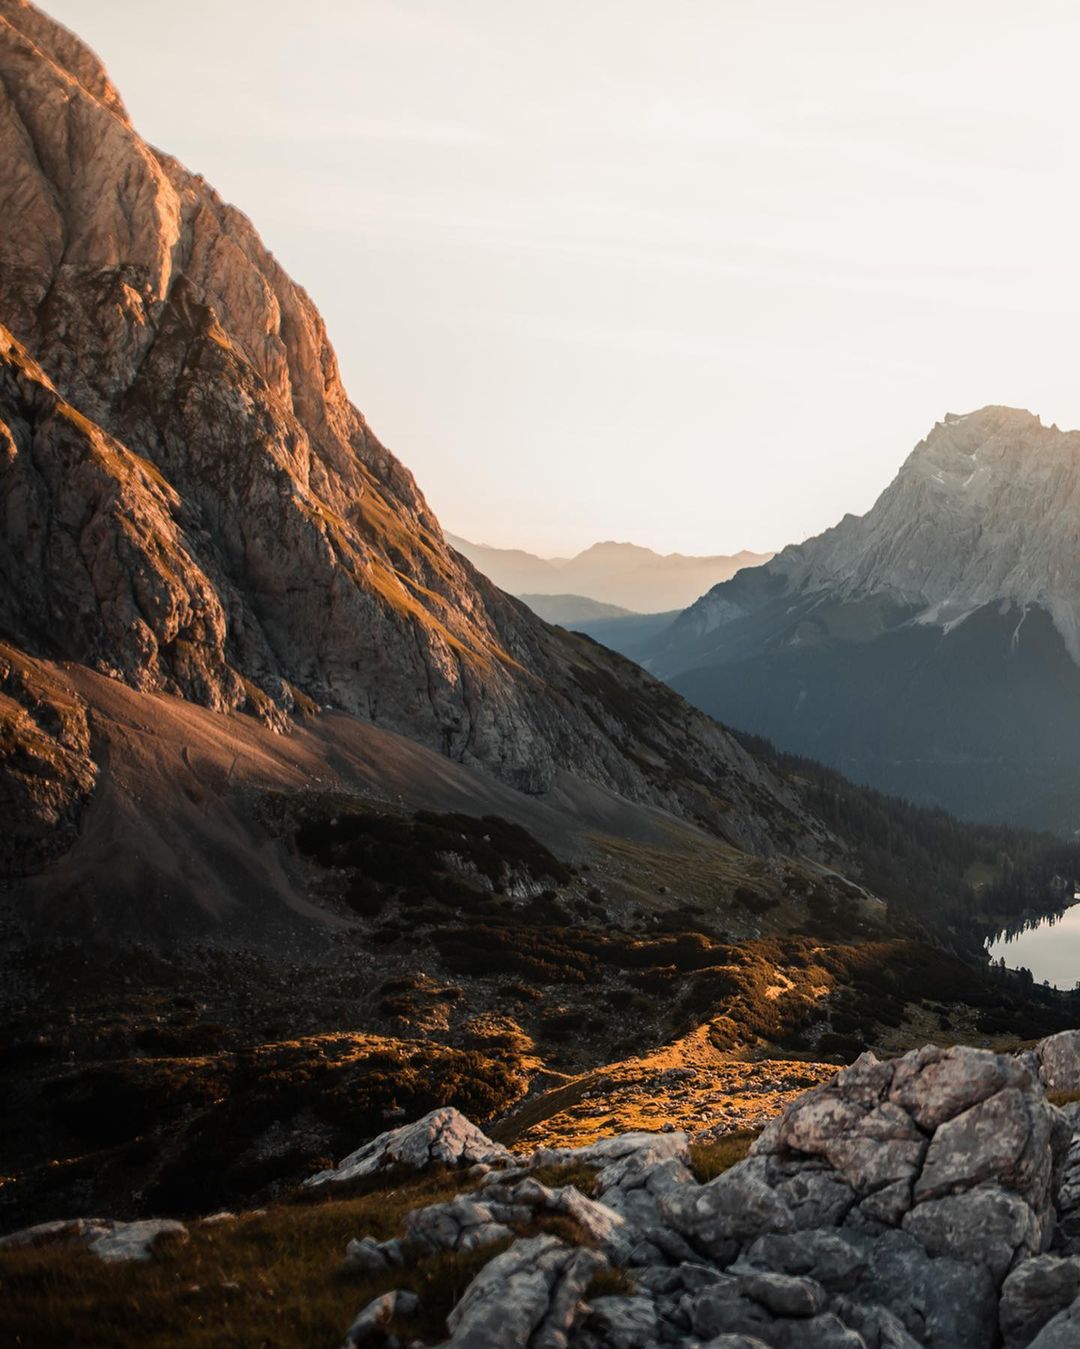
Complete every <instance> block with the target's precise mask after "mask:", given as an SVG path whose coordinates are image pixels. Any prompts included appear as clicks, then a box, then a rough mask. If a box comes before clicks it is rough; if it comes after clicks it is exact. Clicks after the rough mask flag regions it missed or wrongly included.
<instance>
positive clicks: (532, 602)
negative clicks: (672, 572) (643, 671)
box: [518, 595, 638, 627]
mask: <svg viewBox="0 0 1080 1349" xmlns="http://www.w3.org/2000/svg"><path fill="white" fill-rule="evenodd" d="M518 599H519V600H523V601H524V602H525V603H526V604H527V605H528V606H529V608H530V609H531V610H532V611H533V613H534V614H539V616H540V617H541V618H542V619H543V620H544V622H545V623H558V624H560V625H561V626H562V627H577V626H579V625H580V624H581V623H583V622H588V621H596V620H604V619H612V618H637V617H638V615H637V614H634V613H631V611H630V610H629V609H622V608H620V607H619V605H617V604H604V603H603V601H601V600H590V599H588V598H587V597H586V596H585V595H519V596H518Z"/></svg>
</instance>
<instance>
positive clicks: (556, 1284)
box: [446, 1236, 607, 1349]
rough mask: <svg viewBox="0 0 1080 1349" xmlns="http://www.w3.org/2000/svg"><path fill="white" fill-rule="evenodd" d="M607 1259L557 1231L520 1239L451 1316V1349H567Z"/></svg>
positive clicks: (477, 1280) (467, 1292)
mask: <svg viewBox="0 0 1080 1349" xmlns="http://www.w3.org/2000/svg"><path fill="white" fill-rule="evenodd" d="M606 1263H607V1262H606V1261H605V1259H604V1257H603V1256H602V1255H600V1254H599V1253H598V1252H596V1251H591V1250H586V1249H575V1248H574V1247H571V1246H567V1245H565V1244H564V1243H563V1242H561V1241H559V1240H558V1238H557V1237H553V1236H540V1237H529V1238H527V1239H524V1240H520V1241H515V1242H514V1244H513V1245H512V1246H511V1247H510V1249H509V1250H506V1251H503V1252H502V1254H501V1255H497V1256H496V1257H495V1259H494V1260H492V1261H491V1263H490V1264H488V1265H485V1267H484V1268H483V1269H482V1270H481V1271H480V1273H479V1274H478V1275H477V1276H476V1278H475V1279H473V1281H472V1283H470V1284H469V1286H468V1288H467V1289H466V1290H465V1293H464V1295H463V1296H462V1298H461V1300H460V1302H458V1304H457V1306H455V1307H454V1309H453V1311H451V1313H450V1315H449V1316H448V1317H447V1322H446V1323H447V1326H448V1328H449V1330H450V1338H449V1339H448V1340H447V1341H446V1349H492V1346H494V1345H498V1346H500V1349H526V1347H527V1349H566V1345H567V1344H568V1342H569V1333H570V1330H571V1328H572V1327H573V1325H574V1322H575V1321H576V1320H577V1319H578V1317H579V1315H580V1313H581V1310H582V1303H583V1299H584V1296H585V1292H586V1290H587V1288H588V1286H589V1283H590V1282H591V1280H592V1277H593V1275H594V1274H595V1273H596V1271H597V1270H598V1269H601V1268H603V1266H604V1265H605V1264H606Z"/></svg>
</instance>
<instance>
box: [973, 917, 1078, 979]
mask: <svg viewBox="0 0 1080 1349" xmlns="http://www.w3.org/2000/svg"><path fill="white" fill-rule="evenodd" d="M988 949H989V951H990V959H991V960H999V959H1002V958H1004V961H1005V964H1006V965H1008V966H1009V968H1010V969H1014V970H1015V969H1019V968H1020V966H1025V967H1026V968H1027V969H1029V970H1030V971H1031V973H1032V974H1033V975H1034V977H1035V982H1036V983H1037V984H1041V983H1042V982H1043V981H1044V980H1046V981H1049V982H1050V983H1051V984H1053V985H1054V987H1055V988H1064V989H1069V988H1075V987H1076V983H1077V980H1080V904H1073V905H1071V906H1070V907H1069V908H1067V909H1066V910H1065V912H1064V913H1063V914H1061V915H1060V916H1055V917H1052V918H1043V919H1041V920H1040V921H1039V922H1038V923H1036V924H1035V926H1034V927H1031V928H1029V929H1028V930H1027V931H1026V932H1018V933H1017V934H1016V936H1015V937H1002V938H1000V939H999V940H998V941H995V942H992V943H991V944H990V946H989V948H988Z"/></svg>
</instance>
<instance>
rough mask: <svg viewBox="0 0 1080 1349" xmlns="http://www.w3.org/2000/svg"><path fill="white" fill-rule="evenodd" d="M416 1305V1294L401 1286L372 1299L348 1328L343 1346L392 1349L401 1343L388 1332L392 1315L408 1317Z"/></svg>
mask: <svg viewBox="0 0 1080 1349" xmlns="http://www.w3.org/2000/svg"><path fill="white" fill-rule="evenodd" d="M419 1306H420V1299H419V1298H418V1297H417V1296H416V1294H415V1293H410V1292H406V1291H404V1290H402V1289H395V1290H394V1291H393V1292H390V1293H383V1294H382V1295H381V1296H380V1297H377V1298H374V1299H373V1300H372V1301H371V1302H369V1303H368V1304H367V1306H366V1307H364V1308H363V1310H362V1311H361V1312H360V1313H359V1315H358V1316H357V1318H356V1320H355V1321H354V1322H353V1323H352V1325H351V1326H350V1327H349V1329H348V1332H347V1334H346V1336H345V1344H344V1346H343V1349H376V1346H377V1347H378V1349H393V1347H394V1346H395V1345H397V1344H399V1343H400V1341H399V1340H398V1339H397V1337H396V1336H395V1335H393V1334H391V1332H390V1324H391V1322H392V1321H393V1319H394V1317H395V1316H411V1315H412V1314H413V1312H415V1311H416V1309H417V1308H418V1307H419Z"/></svg>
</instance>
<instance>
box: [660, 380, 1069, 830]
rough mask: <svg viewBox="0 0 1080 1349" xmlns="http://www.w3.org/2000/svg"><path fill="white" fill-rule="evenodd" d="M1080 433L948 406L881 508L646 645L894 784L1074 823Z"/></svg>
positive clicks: (713, 699) (718, 703)
mask: <svg viewBox="0 0 1080 1349" xmlns="http://www.w3.org/2000/svg"><path fill="white" fill-rule="evenodd" d="M1078 564H1080V433H1078V432H1075V431H1074V432H1062V431H1059V430H1058V429H1057V427H1055V426H1043V424H1042V423H1041V421H1040V420H1039V418H1038V417H1036V416H1033V415H1032V414H1031V413H1029V412H1025V411H1019V410H1016V409H1011V408H1004V407H987V408H983V409H982V410H980V411H978V412H973V413H970V414H968V415H966V416H954V415H949V416H946V417H945V419H944V420H943V421H942V422H939V423H938V424H937V425H936V426H935V427H934V428H933V430H932V431H931V433H930V434H929V435H928V436H927V438H926V439H925V440H924V441H922V442H921V443H920V444H919V445H917V446H916V447H915V449H914V450H913V451H912V453H911V455H910V456H909V457H908V459H907V460H906V461H905V463H904V464H903V466H902V468H901V469H900V472H899V473H898V474H897V476H896V478H895V479H894V481H893V482H892V483H891V484H890V485H889V487H888V488H886V490H885V491H884V492H883V493H882V495H881V497H880V498H879V499H878V501H877V502H876V503H875V505H874V506H873V508H872V509H871V510H870V511H868V512H867V514H866V515H864V516H861V517H856V516H851V515H848V516H845V517H844V519H843V520H841V521H840V523H839V524H838V525H836V526H835V527H834V528H832V529H830V530H828V531H826V532H825V533H824V534H822V535H820V536H818V537H817V538H813V539H810V540H808V541H807V542H806V543H803V544H799V545H797V546H793V547H790V548H785V549H784V550H783V552H781V553H779V554H777V556H776V557H775V558H773V559H772V561H771V562H769V563H768V564H767V565H765V566H763V567H760V568H757V569H755V570H753V571H745V572H742V573H741V574H740V575H739V576H737V577H734V578H733V579H732V580H730V581H728V582H726V583H724V584H722V585H718V586H715V587H714V588H713V589H712V590H711V591H709V592H708V594H706V595H704V596H702V598H701V599H700V600H698V601H697V603H696V604H693V605H691V606H690V608H688V609H687V610H686V611H685V612H684V613H683V614H681V615H680V616H679V617H678V618H677V619H676V621H675V622H674V623H673V624H672V625H671V626H670V628H668V629H667V630H666V631H665V632H664V633H662V634H660V636H659V637H658V638H657V639H656V640H655V641H653V642H652V643H650V644H649V645H648V648H647V650H646V651H645V652H644V653H643V656H644V659H645V660H646V663H647V665H648V667H649V668H650V669H651V670H653V671H654V672H655V673H659V674H662V675H663V676H664V677H666V678H668V679H670V680H671V682H672V684H673V685H674V687H675V688H677V689H678V690H679V691H680V692H682V693H684V694H685V695H686V696H687V697H689V698H690V699H691V700H692V701H694V702H695V703H697V705H698V706H699V707H702V708H704V709H706V710H707V711H709V712H711V713H712V714H713V715H715V716H718V717H722V718H723V719H724V720H725V721H727V722H729V723H730V724H732V725H734V726H737V727H739V728H741V729H744V730H747V731H752V732H755V733H758V734H761V735H763V736H766V737H768V738H769V739H772V740H774V741H775V742H776V743H777V744H778V745H779V746H781V747H782V748H783V749H786V750H791V751H794V752H797V753H800V754H804V755H809V756H813V757H814V758H817V759H821V760H824V761H826V762H828V763H831V764H834V765H836V766H837V767H839V768H841V769H842V770H843V771H844V772H845V773H846V774H847V775H848V776H849V777H853V778H855V779H856V780H858V781H865V782H869V783H871V784H873V785H875V786H877V787H879V788H881V789H882V790H885V791H890V792H894V793H900V794H903V795H905V796H909V797H911V798H913V799H916V800H919V801H923V802H928V803H937V804H940V805H943V806H945V807H946V808H947V809H949V810H952V811H955V812H959V813H961V814H963V815H966V816H971V817H981V818H986V819H1008V820H1012V821H1016V822H1019V823H1024V824H1029V825H1037V826H1040V827H1054V828H1056V829H1059V830H1064V831H1067V832H1072V831H1074V830H1076V829H1078V828H1080V769H1078V767H1077V765H1078V764H1080V668H1078V664H1077V662H1078V660H1080V565H1078Z"/></svg>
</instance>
